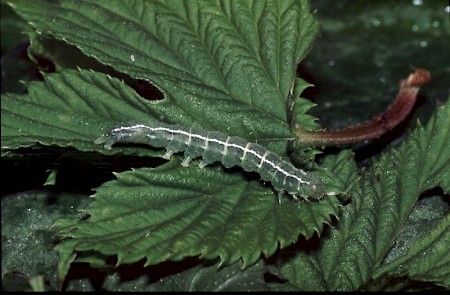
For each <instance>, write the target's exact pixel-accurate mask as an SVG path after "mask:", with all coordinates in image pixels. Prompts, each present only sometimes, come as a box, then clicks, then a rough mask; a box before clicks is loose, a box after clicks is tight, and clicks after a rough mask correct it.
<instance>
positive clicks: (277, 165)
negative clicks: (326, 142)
mask: <svg viewBox="0 0 450 295" xmlns="http://www.w3.org/2000/svg"><path fill="white" fill-rule="evenodd" d="M95 143H96V144H104V147H105V148H106V149H108V150H111V147H112V145H113V144H115V143H139V144H147V145H150V146H152V147H156V148H163V147H165V148H166V153H165V154H164V156H163V158H165V159H170V158H171V156H172V154H174V153H179V152H184V156H185V158H184V160H183V162H182V165H183V166H184V167H187V166H188V165H189V163H190V161H191V160H192V159H195V158H199V157H201V158H202V160H201V162H200V164H199V167H200V168H204V167H205V166H206V165H208V164H212V163H214V162H217V161H220V162H221V163H222V165H223V166H224V167H226V168H230V167H233V166H241V167H242V168H243V169H244V170H245V171H247V172H257V173H258V174H259V175H260V176H261V178H262V179H263V180H264V181H267V182H270V183H271V184H272V186H273V188H274V189H275V190H276V191H277V192H278V200H279V202H281V196H282V195H283V194H284V193H285V192H287V193H289V194H290V195H292V197H293V198H295V199H296V198H297V196H300V197H302V198H303V199H305V200H310V199H320V198H321V197H322V196H323V185H322V183H321V182H320V181H319V180H318V179H316V178H315V177H313V176H312V175H310V174H309V173H307V172H305V171H303V170H302V169H298V168H296V167H294V165H292V164H291V163H289V162H287V161H285V160H283V159H282V158H281V157H280V156H278V155H276V154H275V153H273V152H270V151H267V150H266V149H265V148H264V147H263V146H261V145H259V144H257V143H253V142H248V141H247V140H245V139H243V138H241V137H237V136H228V135H226V134H224V133H222V132H218V131H205V130H202V129H198V128H189V127H183V126H178V125H161V124H158V125H150V124H147V125H146V124H130V125H125V126H120V127H117V128H113V129H112V130H110V131H109V132H108V133H107V134H105V135H103V136H101V137H99V138H97V139H96V140H95Z"/></svg>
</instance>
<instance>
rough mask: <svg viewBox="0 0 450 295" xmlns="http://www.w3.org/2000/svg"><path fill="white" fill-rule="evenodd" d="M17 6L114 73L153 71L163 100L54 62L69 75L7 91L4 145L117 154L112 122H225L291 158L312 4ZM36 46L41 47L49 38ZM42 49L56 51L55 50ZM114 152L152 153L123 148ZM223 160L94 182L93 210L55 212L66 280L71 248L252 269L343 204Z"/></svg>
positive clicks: (127, 258)
mask: <svg viewBox="0 0 450 295" xmlns="http://www.w3.org/2000/svg"><path fill="white" fill-rule="evenodd" d="M10 5H11V7H13V9H14V10H15V11H16V12H17V13H18V14H19V15H20V16H22V17H23V18H24V19H26V20H27V21H28V23H29V24H30V25H31V26H32V27H33V28H34V29H35V32H36V33H37V34H39V35H40V36H42V40H46V39H48V38H54V39H55V40H58V41H64V42H65V43H67V44H70V45H74V46H76V47H77V48H78V49H79V50H80V51H81V52H83V53H84V54H86V55H87V56H89V57H90V58H94V59H95V60H97V61H98V62H100V63H102V64H104V65H107V66H110V67H112V68H113V69H114V70H116V71H118V72H121V73H123V74H127V75H129V76H131V77H133V78H137V79H144V80H148V81H150V82H151V83H152V84H153V85H155V86H156V87H158V89H160V90H161V92H162V93H163V94H164V99H163V100H162V101H157V102H156V101H147V100H144V99H142V98H141V97H139V96H138V95H137V94H136V93H135V92H134V91H133V90H132V89H131V88H129V87H128V86H127V85H126V84H125V83H123V82H121V81H118V80H116V79H114V78H111V77H109V76H106V75H103V74H99V73H96V72H92V71H86V70H78V71H74V70H64V69H63V67H64V63H58V65H59V66H60V67H61V73H58V74H51V75H45V77H44V78H45V81H44V83H33V84H32V85H30V87H29V94H28V95H24V96H17V95H6V96H5V97H4V98H3V99H4V101H5V102H6V103H5V104H4V105H3V104H2V131H4V132H2V150H3V151H9V150H13V149H17V148H19V147H24V146H31V145H33V144H35V143H41V144H43V145H58V146H62V147H67V146H71V147H75V148H76V149H78V150H81V151H92V150H97V151H100V152H102V153H110V152H108V151H104V150H103V149H101V147H100V146H94V145H93V140H94V139H96V138H97V137H98V136H99V135H101V134H102V133H104V132H105V131H106V129H107V128H111V127H113V126H114V125H117V124H120V123H124V122H125V123H126V122H129V121H139V122H157V121H162V122H165V123H177V124H182V125H188V126H196V127H203V128H205V129H207V130H219V131H224V132H226V133H229V134H232V135H238V136H242V137H245V138H246V139H248V140H251V141H258V142H259V143H261V144H263V145H265V146H266V147H267V148H269V149H271V150H273V151H275V152H277V153H279V154H281V155H285V153H286V152H285V149H286V141H287V138H290V137H292V134H291V132H290V130H289V124H288V122H287V107H288V95H289V89H290V86H291V84H292V81H294V78H295V70H296V67H297V63H298V62H299V61H300V60H301V59H302V58H303V56H304V55H305V54H306V52H307V50H308V49H309V48H310V46H311V41H312V39H313V38H314V37H315V36H316V34H317V31H318V24H317V22H316V21H315V20H314V19H313V17H312V15H311V14H310V13H309V6H308V3H307V1H304V0H299V1H264V2H263V1H233V2H225V1H223V2H208V1H206V2H199V3H197V2H194V1H186V2H181V1H149V2H138V3H136V2H132V1H83V2H73V1H59V2H48V1H33V2H29V1H11V2H10ZM32 40H37V38H36V36H35V35H32ZM143 41H145V42H143ZM33 44H34V46H36V51H37V52H39V51H42V50H43V49H42V48H45V47H48V46H47V45H45V44H43V43H37V42H34V43H33ZM40 46H43V47H40ZM64 50H67V48H65V49H64ZM64 52H67V51H64ZM48 56H50V57H52V56H53V57H55V58H56V59H57V60H61V58H60V57H61V54H59V55H58V52H51V54H50V55H48ZM70 66H71V67H72V66H73V65H70ZM300 84H301V81H299V85H300ZM297 89H300V88H297ZM298 94H299V93H298ZM113 152H122V153H127V154H133V153H138V154H140V155H154V154H155V153H154V150H152V149H144V148H138V147H126V146H125V147H122V148H115V149H113ZM218 167H220V166H215V167H208V168H207V169H204V170H200V169H198V168H194V167H190V168H186V169H185V168H182V167H180V165H179V164H178V162H177V161H172V162H170V163H168V164H167V165H163V166H161V167H158V168H156V169H135V170H133V171H130V172H125V173H120V174H117V178H118V179H117V180H116V181H112V182H110V183H107V184H104V185H103V186H101V187H100V188H99V189H98V192H97V194H95V196H94V198H95V202H94V203H93V204H92V205H91V206H90V207H89V208H88V209H87V212H88V213H89V214H90V215H91V217H90V218H89V219H88V220H85V221H81V222H80V223H78V224H74V223H73V222H72V221H70V222H68V221H67V220H64V221H62V222H60V223H59V226H62V229H61V232H60V234H61V237H62V238H66V239H68V240H66V241H65V242H63V243H62V244H60V245H58V246H57V249H58V250H59V251H60V252H61V253H64V259H62V260H61V265H60V268H59V273H60V275H61V277H64V276H65V274H67V271H68V267H67V265H68V264H69V263H70V262H71V261H73V259H74V257H73V255H70V253H74V252H78V251H90V250H95V251H98V252H101V253H102V254H104V255H117V256H118V259H119V261H118V264H123V263H132V262H135V261H138V260H140V259H142V258H144V257H145V258H146V259H147V265H148V264H156V263H159V262H161V261H164V260H167V259H171V260H180V259H182V258H183V257H185V256H189V255H200V256H201V257H204V258H216V257H220V260H221V263H233V262H236V261H237V260H238V259H241V258H242V260H243V262H244V266H248V265H249V264H252V263H255V262H256V261H257V260H258V259H259V257H260V255H261V253H263V254H264V255H266V256H268V255H271V254H272V253H274V251H275V250H276V249H277V247H278V246H279V245H280V246H281V247H285V246H286V245H289V244H291V243H293V242H294V241H296V240H297V238H298V236H299V235H300V234H301V235H305V236H306V237H310V236H311V235H312V234H313V233H314V231H316V232H319V233H320V232H321V231H322V228H323V224H324V223H329V222H330V218H331V216H330V215H336V214H337V206H338V204H339V202H338V200H337V198H335V197H330V198H326V199H325V200H323V201H321V202H320V203H313V204H306V203H303V202H290V201H285V202H283V204H281V205H279V204H278V203H277V199H276V198H275V197H274V194H273V191H272V188H271V187H270V186H269V185H267V186H266V187H264V186H262V185H261V182H260V181H254V180H252V179H251V175H250V177H249V175H246V174H243V173H242V172H241V171H238V172H233V171H228V170H224V169H221V168H218ZM334 168H335V167H331V166H330V169H334ZM64 225H65V226H64ZM261 225H262V226H261ZM86 259H87V260H86ZM86 259H85V261H94V260H95V259H94V258H93V257H88V258H86ZM80 261H83V260H82V259H80Z"/></svg>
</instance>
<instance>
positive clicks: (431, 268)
mask: <svg viewBox="0 0 450 295" xmlns="http://www.w3.org/2000/svg"><path fill="white" fill-rule="evenodd" d="M449 245H450V214H449V213H447V214H446V216H445V217H444V218H442V220H441V222H440V223H439V224H438V225H437V226H436V228H435V229H434V230H433V231H432V232H431V233H429V234H428V235H427V236H425V237H424V238H423V239H422V240H420V241H419V242H418V243H415V244H413V245H411V246H410V247H409V249H408V252H407V253H406V254H405V255H404V256H401V257H400V258H398V259H396V260H394V261H392V262H390V263H388V264H385V265H383V267H381V268H379V269H377V271H376V273H375V274H374V279H379V278H381V277H386V276H391V277H404V276H407V277H408V278H409V279H412V280H416V281H422V282H434V283H436V284H437V285H441V286H444V287H446V288H450V251H448V248H449Z"/></svg>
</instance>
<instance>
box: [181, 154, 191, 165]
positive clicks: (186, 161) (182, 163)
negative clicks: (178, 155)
mask: <svg viewBox="0 0 450 295" xmlns="http://www.w3.org/2000/svg"><path fill="white" fill-rule="evenodd" d="M191 160H192V158H191V157H189V156H186V157H185V158H184V159H183V162H181V166H183V167H188V166H189V163H190V162H191Z"/></svg>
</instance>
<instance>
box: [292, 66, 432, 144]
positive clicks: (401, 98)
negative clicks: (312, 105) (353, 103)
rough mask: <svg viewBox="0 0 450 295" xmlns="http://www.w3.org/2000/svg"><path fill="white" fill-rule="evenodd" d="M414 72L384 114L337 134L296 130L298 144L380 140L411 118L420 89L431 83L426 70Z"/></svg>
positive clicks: (298, 128)
mask: <svg viewBox="0 0 450 295" xmlns="http://www.w3.org/2000/svg"><path fill="white" fill-rule="evenodd" d="M414 70H415V72H414V73H412V74H410V75H409V77H408V79H406V80H401V81H400V90H399V92H398V94H397V98H396V99H395V101H394V102H393V103H392V104H391V105H390V106H389V107H388V108H387V109H386V111H385V112H384V113H382V114H379V115H378V116H376V117H374V118H373V119H372V120H370V121H369V122H366V123H363V124H360V125H358V126H353V127H348V128H344V129H338V130H326V129H323V130H318V131H309V130H305V129H303V128H301V127H294V129H293V131H294V133H295V134H296V136H297V138H296V140H298V141H299V142H301V143H303V144H307V145H316V146H326V145H337V144H348V143H357V142H362V141H365V140H370V139H375V138H379V137H380V136H381V135H383V134H385V133H386V132H388V131H390V130H392V129H393V128H394V127H395V126H397V125H398V124H399V123H400V122H402V121H403V120H404V119H405V118H406V116H408V114H409V113H410V112H411V110H412V108H413V106H414V103H415V102H416V97H417V93H418V92H419V89H420V86H422V85H424V84H426V83H428V81H430V73H429V72H428V71H427V70H425V69H421V68H415V69H414Z"/></svg>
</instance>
